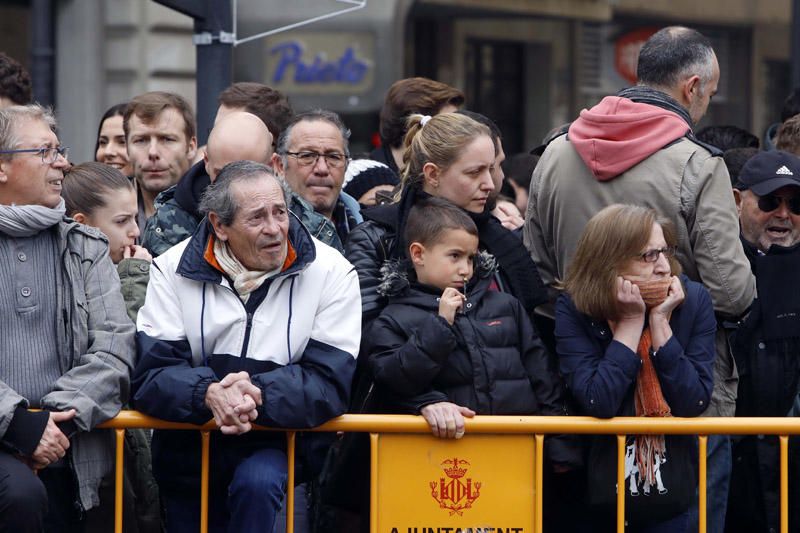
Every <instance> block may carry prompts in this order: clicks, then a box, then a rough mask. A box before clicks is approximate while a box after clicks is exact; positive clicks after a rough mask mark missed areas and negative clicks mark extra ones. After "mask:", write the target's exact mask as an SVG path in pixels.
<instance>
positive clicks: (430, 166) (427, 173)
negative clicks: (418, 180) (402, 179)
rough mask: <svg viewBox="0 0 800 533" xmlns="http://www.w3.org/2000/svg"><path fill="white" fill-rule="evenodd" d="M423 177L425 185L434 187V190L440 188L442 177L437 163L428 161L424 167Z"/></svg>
mask: <svg viewBox="0 0 800 533" xmlns="http://www.w3.org/2000/svg"><path fill="white" fill-rule="evenodd" d="M422 175H423V177H424V179H425V183H427V184H428V185H429V186H431V187H433V188H434V189H436V188H438V187H439V178H440V177H441V172H440V171H439V167H438V166H436V163H431V162H430V161H428V162H427V163H425V164H424V165H423V166H422Z"/></svg>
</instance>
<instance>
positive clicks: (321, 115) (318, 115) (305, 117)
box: [275, 109, 350, 168]
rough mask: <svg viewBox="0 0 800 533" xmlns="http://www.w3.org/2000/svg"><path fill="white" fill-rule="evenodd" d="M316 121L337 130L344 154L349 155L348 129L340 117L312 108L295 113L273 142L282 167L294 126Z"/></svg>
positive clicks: (284, 163) (324, 110)
mask: <svg viewBox="0 0 800 533" xmlns="http://www.w3.org/2000/svg"><path fill="white" fill-rule="evenodd" d="M316 121H322V122H328V123H329V124H333V125H334V126H335V127H336V129H338V130H339V133H341V134H342V144H343V146H344V155H345V156H347V157H350V130H349V129H348V128H347V126H345V125H344V122H343V121H342V118H341V117H340V116H339V115H338V114H336V113H334V112H333V111H328V110H327V109H312V110H311V111H305V112H303V113H300V114H297V115H295V116H294V118H292V120H291V121H289V124H287V125H286V128H284V130H283V131H282V132H281V134H280V136H279V137H278V142H277V143H276V144H275V153H277V154H278V155H279V156H281V161H282V162H283V168H286V152H288V151H289V138H290V137H291V135H292V130H293V129H294V127H295V126H296V125H297V124H299V123H300V122H316Z"/></svg>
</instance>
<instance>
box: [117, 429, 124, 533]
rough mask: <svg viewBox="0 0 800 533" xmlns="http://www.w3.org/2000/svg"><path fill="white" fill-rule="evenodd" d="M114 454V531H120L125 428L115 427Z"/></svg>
mask: <svg viewBox="0 0 800 533" xmlns="http://www.w3.org/2000/svg"><path fill="white" fill-rule="evenodd" d="M114 433H115V434H116V441H117V446H116V455H117V461H116V463H117V464H116V465H115V469H114V532H115V533H122V476H123V467H124V466H125V455H124V452H125V430H124V429H117V430H115V431H114Z"/></svg>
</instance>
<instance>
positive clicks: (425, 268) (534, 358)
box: [365, 198, 581, 470]
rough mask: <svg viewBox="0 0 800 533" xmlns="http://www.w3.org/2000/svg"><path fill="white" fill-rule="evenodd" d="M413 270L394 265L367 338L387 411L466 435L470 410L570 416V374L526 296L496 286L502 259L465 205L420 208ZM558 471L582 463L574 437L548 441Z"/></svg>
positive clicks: (435, 202) (410, 237) (412, 233)
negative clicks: (540, 332)
mask: <svg viewBox="0 0 800 533" xmlns="http://www.w3.org/2000/svg"><path fill="white" fill-rule="evenodd" d="M405 242H406V243H409V253H408V256H409V258H410V260H411V263H412V266H413V268H410V266H409V265H408V264H407V263H406V264H403V263H399V262H391V263H387V264H386V265H385V266H384V267H383V269H382V273H383V280H382V283H381V285H380V287H379V289H378V290H379V291H380V292H382V293H383V294H384V295H385V296H387V297H388V300H389V305H388V306H387V307H386V308H385V309H384V310H383V312H382V313H381V315H380V316H379V317H378V318H377V319H376V320H375V321H374V323H373V324H372V327H371V328H370V331H369V333H368V335H367V336H366V337H365V338H366V339H367V340H366V343H367V352H366V353H368V354H369V367H370V369H371V371H372V373H373V376H374V380H375V385H376V387H377V388H379V389H380V390H381V393H382V394H381V396H382V397H383V399H384V400H383V401H384V407H385V408H387V409H386V410H387V411H394V412H404V413H415V414H417V413H418V414H421V415H422V416H423V417H425V420H426V421H427V422H428V424H429V425H430V427H431V431H432V433H433V434H434V435H436V436H437V437H441V438H460V437H461V436H463V434H464V417H471V416H474V415H475V414H476V413H477V414H485V415H523V414H524V415H566V414H567V412H566V408H565V401H564V392H563V387H562V384H561V380H560V378H559V376H558V374H557V372H556V371H555V369H554V368H552V367H551V366H550V365H549V363H548V359H549V358H548V356H547V352H546V351H545V348H544V346H543V344H542V342H541V341H540V340H539V337H538V336H537V334H536V331H535V330H534V328H533V327H532V326H531V323H530V320H529V319H528V316H527V314H526V313H525V310H524V309H523V307H522V304H521V303H520V302H519V301H518V300H517V299H516V298H514V297H513V296H511V295H509V294H505V293H502V292H499V291H497V290H496V288H495V287H493V286H492V279H493V278H492V272H493V270H494V259H493V258H492V256H490V255H488V254H485V253H484V254H478V231H477V228H476V227H475V224H474V222H473V221H472V220H471V219H470V217H469V216H468V215H467V214H466V213H464V212H463V211H462V210H461V209H459V208H457V207H455V206H453V205H452V204H450V203H449V202H447V201H445V200H442V199H438V198H431V199H428V200H426V201H424V202H421V203H420V204H419V205H416V206H414V208H412V210H411V213H410V214H409V217H408V221H407V223H406V233H405ZM547 442H548V446H546V457H547V458H548V459H549V462H550V464H551V465H553V466H554V467H555V468H556V469H558V470H563V469H565V468H566V469H568V468H573V467H575V466H578V465H579V464H580V462H581V459H580V452H579V450H578V448H577V447H576V446H575V445H574V442H575V441H573V440H570V439H567V438H564V437H553V438H549V439H547Z"/></svg>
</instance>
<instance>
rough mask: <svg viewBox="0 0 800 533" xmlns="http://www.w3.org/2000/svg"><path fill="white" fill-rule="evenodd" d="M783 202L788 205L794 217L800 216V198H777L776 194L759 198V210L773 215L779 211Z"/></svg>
mask: <svg viewBox="0 0 800 533" xmlns="http://www.w3.org/2000/svg"><path fill="white" fill-rule="evenodd" d="M782 202H785V203H786V207H788V208H789V211H791V212H792V214H793V215H800V196H792V197H791V198H786V197H785V196H775V195H774V194H767V195H765V196H759V197H758V208H759V209H761V210H762V211H763V212H765V213H771V212H772V211H775V210H776V209H778V207H780V205H781V203H782Z"/></svg>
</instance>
